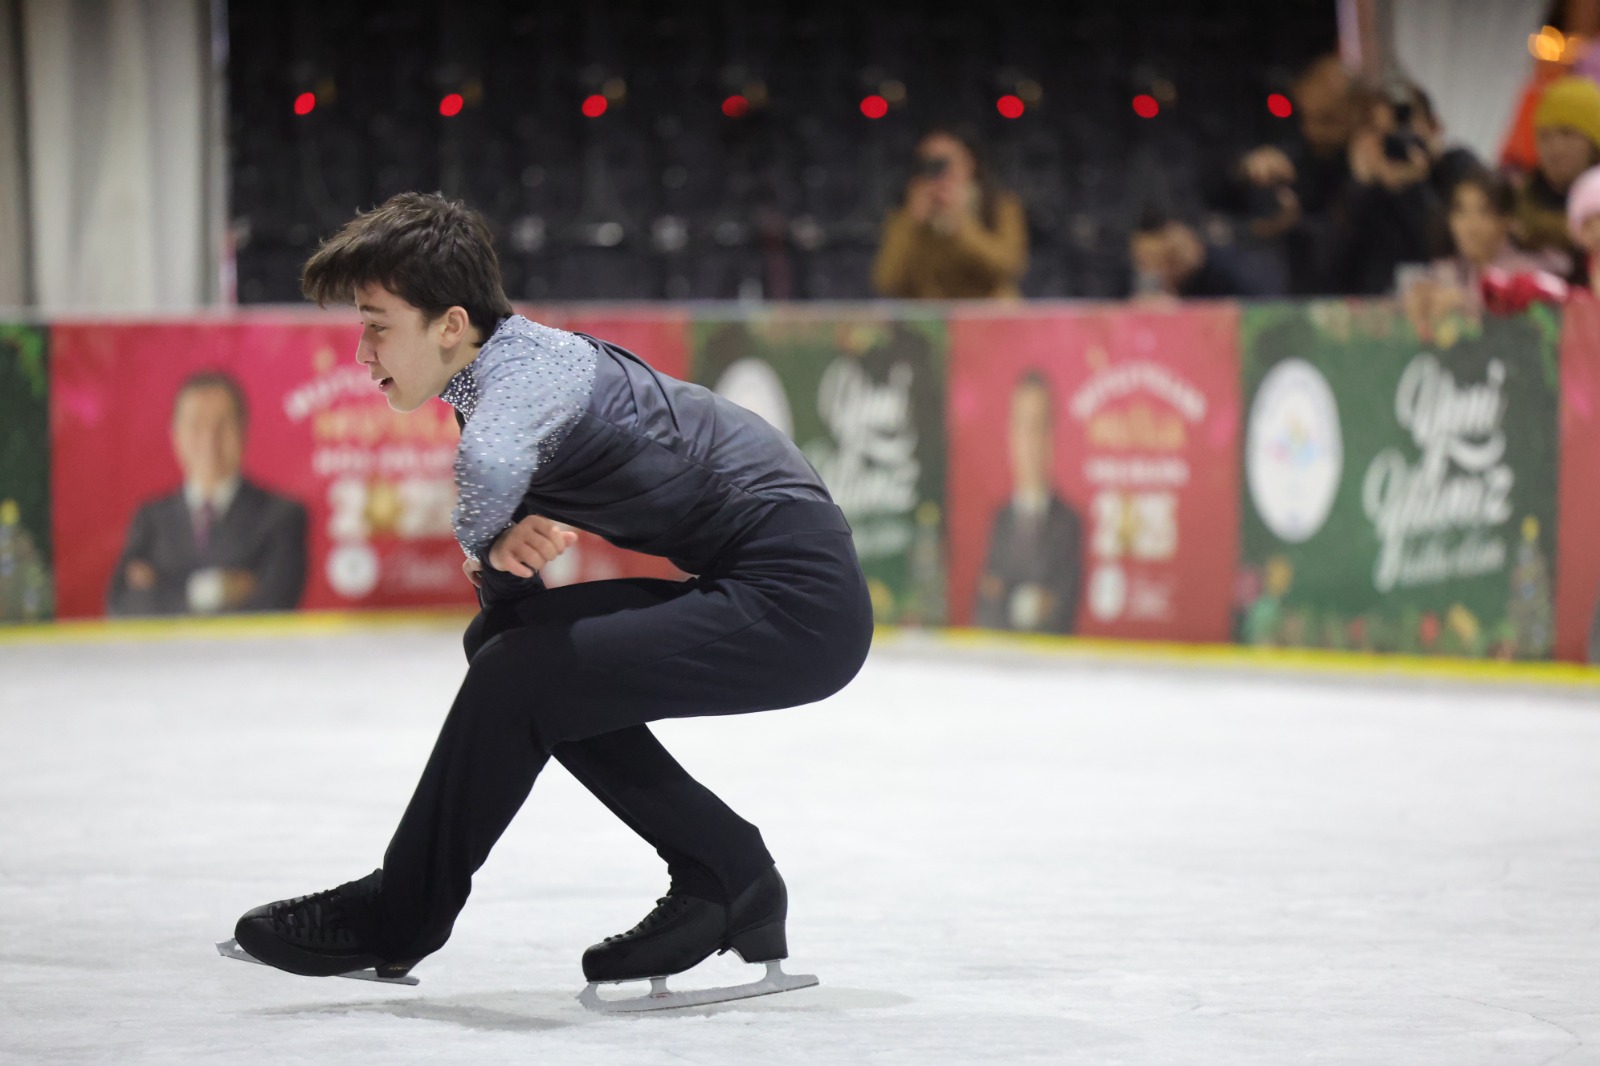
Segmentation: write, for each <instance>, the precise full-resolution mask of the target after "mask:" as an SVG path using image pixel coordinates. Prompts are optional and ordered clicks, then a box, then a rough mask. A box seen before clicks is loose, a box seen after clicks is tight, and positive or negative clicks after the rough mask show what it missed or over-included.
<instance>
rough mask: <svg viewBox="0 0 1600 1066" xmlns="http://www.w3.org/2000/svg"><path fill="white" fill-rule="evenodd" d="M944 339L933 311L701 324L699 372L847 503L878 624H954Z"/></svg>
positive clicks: (696, 343) (793, 314) (794, 314)
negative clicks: (948, 603) (777, 432)
mask: <svg viewBox="0 0 1600 1066" xmlns="http://www.w3.org/2000/svg"><path fill="white" fill-rule="evenodd" d="M946 344H947V342H946V334H945V324H944V321H943V319H942V318H936V317H933V316H928V317H909V318H888V317H885V316H882V315H872V314H867V313H863V314H861V315H860V316H858V317H851V318H842V319H841V318H831V317H830V318H819V317H817V316H815V315H807V314H805V313H804V312H800V311H788V312H783V311H778V312H771V313H762V314H757V315H751V316H748V317H738V318H703V319H698V320H697V321H696V322H695V324H694V340H693V354H692V367H693V376H694V380H695V381H697V382H699V383H700V384H703V385H706V386H709V387H711V388H713V389H715V390H716V391H717V392H719V393H721V394H722V395H724V396H726V397H728V398H729V399H731V400H733V401H735V402H736V403H739V404H741V405H742V406H744V407H747V408H749V409H750V410H752V411H754V412H755V413H757V414H759V415H761V416H762V417H763V418H765V419H766V420H767V421H768V422H770V423H772V424H773V425H774V426H777V427H778V428H779V429H781V430H783V431H784V432H785V433H787V434H788V435H789V436H790V437H791V438H792V439H793V440H794V441H795V442H796V443H797V444H799V445H800V448H801V450H802V451H804V452H805V454H806V458H808V459H809V460H811V464H812V465H813V466H814V467H816V468H817V472H818V473H819V474H821V475H822V480H823V482H824V483H825V484H826V485H827V486H828V489H829V491H830V492H832V493H833V497H834V499H835V500H836V501H837V502H838V504H839V506H840V507H841V508H843V510H844V512H845V514H846V516H847V517H848V518H849V520H850V525H851V528H852V529H853V530H854V531H855V540H856V551H857V553H858V554H859V555H860V556H861V564H862V567H863V569H865V571H866V574H867V580H868V583H869V585H870V587H871V589H872V601H873V608H874V612H875V614H876V616H877V619H878V621H879V622H884V623H907V624H930V625H932V624H939V623H942V622H943V621H944V620H945V590H944V484H945V450H944V447H945V445H944V441H945V433H944V380H945V375H944V366H945V354H946Z"/></svg>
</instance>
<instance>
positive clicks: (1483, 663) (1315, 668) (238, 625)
mask: <svg viewBox="0 0 1600 1066" xmlns="http://www.w3.org/2000/svg"><path fill="white" fill-rule="evenodd" d="M471 617H472V612H471V610H470V609H468V608H460V609H458V608H437V609H427V610H416V609H413V610H397V611H297V612H285V613H281V614H243V615H228V616H224V617H217V618H194V617H183V618H114V619H81V620H69V621H61V622H46V623H42V624H37V625H33V624H30V625H0V646H7V645H28V644H73V643H97V642H140V641H162V640H190V639H203V640H227V639H263V638H273V637H295V636H317V635H327V634H339V633H359V632H362V631H369V630H373V629H385V628H439V629H459V628H460V627H462V626H464V625H466V623H467V621H468V620H469V619H470V618H471ZM876 641H877V643H878V645H879V646H882V647H885V648H904V649H941V650H942V649H949V650H953V651H955V650H967V651H976V652H1000V653H1006V654H1022V655H1026V656H1027V657H1029V658H1038V659H1041V660H1045V659H1058V660H1062V661H1072V660H1077V661H1082V662H1103V663H1147V664H1151V665H1167V666H1179V667H1193V668H1210V669H1218V670H1246V671H1250V670H1257V671H1272V672H1290V673H1310V674H1326V675H1338V676H1346V677H1352V676H1355V677H1359V676H1365V677H1371V678H1382V677H1401V678H1412V679H1420V680H1436V681H1449V682H1456V683H1488V684H1497V685H1521V686H1530V685H1532V686H1539V687H1553V688H1565V689H1594V690H1596V692H1597V693H1600V667H1596V666H1589V665H1586V664H1582V663H1567V662H1501V661H1498V660H1480V659H1451V658H1442V657H1441V658H1429V657H1424V656H1416V655H1379V654H1371V653H1364V652H1350V651H1325V650H1320V649H1310V648H1257V647H1244V646H1240V645H1235V644H1179V643H1173V642H1160V641H1128V640H1108V639H1104V638H1097V637H1058V636H1046V635H1041V634H1031V633H996V632H991V631H987V630H979V629H912V628H899V627H895V626H879V627H878V629H877V635H876Z"/></svg>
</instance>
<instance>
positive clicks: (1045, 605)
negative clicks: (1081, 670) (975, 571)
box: [977, 371, 1083, 633]
mask: <svg viewBox="0 0 1600 1066" xmlns="http://www.w3.org/2000/svg"><path fill="white" fill-rule="evenodd" d="M1054 426H1055V417H1054V410H1053V406H1052V401H1051V394H1050V383H1049V382H1048V381H1047V380H1045V377H1044V375H1043V374H1040V373H1039V372H1037V371H1033V372H1030V373H1028V374H1025V375H1024V376H1023V377H1022V379H1021V380H1020V381H1019V382H1018V383H1017V386H1016V388H1015V389H1014V390H1013V391H1012V393H1011V420H1010V425H1009V427H1008V431H1009V437H1010V440H1009V444H1010V451H1011V480H1012V490H1011V498H1010V499H1009V500H1007V501H1006V502H1005V504H1004V505H1002V506H1001V507H1000V509H999V510H997V511H996V512H995V516H994V523H993V525H991V526H990V532H989V554H988V558H987V559H986V560H985V562H984V565H983V574H982V576H981V577H980V578H979V579H978V606H977V624H978V625H980V626H982V627H984V628H986V629H1013V630H1024V631H1028V632H1034V633H1071V632H1072V630H1073V627H1074V625H1075V624H1076V622H1077V617H1078V591H1079V586H1080V585H1081V573H1082V566H1083V563H1082V556H1083V523H1082V521H1081V520H1080V519H1079V518H1078V513H1077V512H1076V511H1074V510H1073V509H1072V506H1071V505H1070V504H1068V503H1067V502H1066V501H1065V500H1063V499H1062V498H1061V497H1060V496H1059V495H1057V494H1056V491H1055V489H1054V488H1053V487H1052V486H1051V484H1050V468H1051V465H1052V461H1053V459H1054V452H1055V442H1054V440H1053V437H1052V434H1053V431H1054Z"/></svg>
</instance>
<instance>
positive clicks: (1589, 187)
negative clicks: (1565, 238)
mask: <svg viewBox="0 0 1600 1066" xmlns="http://www.w3.org/2000/svg"><path fill="white" fill-rule="evenodd" d="M1567 229H1568V232H1569V233H1570V235H1571V237H1572V243H1573V244H1575V245H1576V246H1577V248H1578V252H1579V255H1580V257H1581V258H1580V260H1579V263H1578V269H1577V270H1576V271H1574V273H1575V274H1577V275H1579V276H1581V277H1582V278H1584V279H1585V284H1586V285H1587V286H1588V288H1589V290H1590V291H1591V292H1593V293H1594V294H1595V295H1597V296H1600V270H1596V263H1595V257H1596V256H1600V167H1592V168H1590V169H1589V170H1586V171H1584V172H1583V174H1582V175H1580V176H1579V178H1578V180H1577V181H1575V182H1573V183H1572V189H1571V191H1570V192H1569V193H1568V194H1567Z"/></svg>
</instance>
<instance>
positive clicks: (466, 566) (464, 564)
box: [461, 559, 483, 589]
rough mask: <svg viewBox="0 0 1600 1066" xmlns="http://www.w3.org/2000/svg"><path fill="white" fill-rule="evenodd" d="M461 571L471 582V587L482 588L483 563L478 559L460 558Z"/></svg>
mask: <svg viewBox="0 0 1600 1066" xmlns="http://www.w3.org/2000/svg"><path fill="white" fill-rule="evenodd" d="M461 572H462V573H463V574H466V575H467V580H468V581H470V582H472V587H473V588H475V589H481V588H483V564H482V563H480V562H478V560H476V559H463V560H461Z"/></svg>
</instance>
